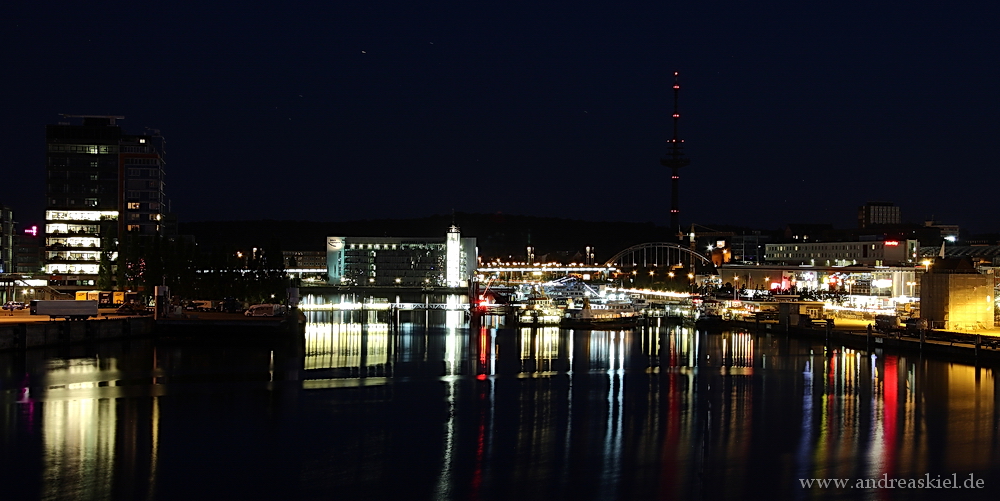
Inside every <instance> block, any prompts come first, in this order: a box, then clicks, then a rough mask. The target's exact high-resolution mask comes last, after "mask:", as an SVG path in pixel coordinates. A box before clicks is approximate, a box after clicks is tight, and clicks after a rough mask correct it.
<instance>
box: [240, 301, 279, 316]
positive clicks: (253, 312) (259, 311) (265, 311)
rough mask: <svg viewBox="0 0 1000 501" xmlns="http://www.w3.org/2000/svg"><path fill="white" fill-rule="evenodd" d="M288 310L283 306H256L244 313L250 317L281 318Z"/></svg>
mask: <svg viewBox="0 0 1000 501" xmlns="http://www.w3.org/2000/svg"><path fill="white" fill-rule="evenodd" d="M287 311H288V309H287V308H286V307H285V305H283V304H255V305H253V306H251V307H250V309H248V310H247V311H246V313H244V315H246V316H248V317H281V316H284V315H285V313H286V312H287Z"/></svg>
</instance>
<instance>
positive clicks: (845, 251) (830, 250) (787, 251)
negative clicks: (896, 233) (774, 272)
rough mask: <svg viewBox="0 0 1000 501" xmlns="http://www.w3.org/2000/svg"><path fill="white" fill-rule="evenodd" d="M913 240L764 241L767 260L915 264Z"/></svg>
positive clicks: (868, 264)
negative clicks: (779, 242)
mask: <svg viewBox="0 0 1000 501" xmlns="http://www.w3.org/2000/svg"><path fill="white" fill-rule="evenodd" d="M918 252H919V243H918V242H917V241H916V240H885V241H861V242H793V243H781V244H767V245H766V248H765V261H766V262H768V263H784V264H800V265H801V264H807V265H814V266H854V265H862V266H900V265H908V264H909V265H913V264H916V262H917V259H918V257H919V256H918Z"/></svg>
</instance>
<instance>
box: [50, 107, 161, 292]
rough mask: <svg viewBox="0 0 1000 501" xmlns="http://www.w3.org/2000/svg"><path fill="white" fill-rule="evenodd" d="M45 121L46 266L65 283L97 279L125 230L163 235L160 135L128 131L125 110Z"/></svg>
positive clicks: (86, 284)
mask: <svg viewBox="0 0 1000 501" xmlns="http://www.w3.org/2000/svg"><path fill="white" fill-rule="evenodd" d="M63 118H64V119H66V120H67V121H64V122H60V123H59V124H56V125H47V126H46V127H45V146H46V152H45V163H46V190H45V192H46V210H45V233H44V234H45V262H46V264H45V272H46V273H48V274H49V275H53V277H52V278H51V279H50V283H52V285H54V286H61V287H63V288H66V289H74V288H85V287H92V286H93V285H95V280H96V277H97V274H98V271H99V269H100V255H101V252H102V250H105V249H108V250H109V251H110V252H111V253H112V259H114V258H116V257H117V242H116V241H110V242H109V241H107V239H109V238H115V236H117V238H120V236H121V235H123V234H125V233H126V232H129V233H132V234H135V235H150V236H152V235H162V234H163V225H162V224H161V221H162V219H163V218H164V214H165V213H166V212H167V211H168V209H169V208H168V207H167V199H166V196H165V195H164V164H165V161H164V151H163V146H164V142H163V138H162V137H161V136H160V135H159V133H158V132H154V133H153V134H146V135H129V134H125V133H124V132H123V130H122V128H121V127H119V126H118V125H117V124H116V121H117V120H121V119H123V118H124V117H121V116H96V115H63Z"/></svg>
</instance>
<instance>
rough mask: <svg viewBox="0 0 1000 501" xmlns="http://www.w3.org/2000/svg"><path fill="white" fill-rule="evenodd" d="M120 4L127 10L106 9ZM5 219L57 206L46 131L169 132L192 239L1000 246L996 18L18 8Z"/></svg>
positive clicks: (8, 15) (797, 10) (828, 12)
mask: <svg viewBox="0 0 1000 501" xmlns="http://www.w3.org/2000/svg"><path fill="white" fill-rule="evenodd" d="M111 5H114V7H109V6H111ZM0 43H2V47H3V50H2V51H0V62H2V75H3V76H2V78H0V89H3V95H4V99H3V100H2V101H0V102H2V104H0V110H2V113H0V149H2V151H3V153H4V154H3V156H2V157H0V172H2V173H3V175H2V176H0V203H3V204H6V205H8V206H11V207H12V208H13V209H14V210H15V212H16V215H17V219H18V220H19V221H21V222H22V223H27V224H31V223H36V224H37V223H39V222H41V220H42V214H43V210H44V183H45V181H44V126H45V124H49V123H56V122H58V121H59V120H60V117H59V114H60V113H67V114H109V115H124V116H125V117H126V119H125V120H124V121H122V122H120V123H121V124H122V125H123V126H124V127H125V130H126V131H127V132H130V133H142V132H143V131H145V129H146V127H150V128H154V129H159V130H160V131H161V132H162V134H163V135H164V137H165V138H166V140H167V162H168V164H167V176H168V177H167V194H168V196H169V197H170V198H171V199H172V203H173V211H174V212H176V213H177V214H178V216H179V218H180V220H181V221H204V220H230V219H258V218H269V219H300V220H316V221H344V220H353V219H366V218H383V217H391V218H406V217H421V216H427V215H431V214H446V213H449V212H451V211H452V210H455V211H460V212H478V213H495V212H503V213H505V214H525V215H538V216H555V217H564V218H573V219H585V220H595V221H597V220H602V221H619V220H620V221H637V222H644V221H653V222H656V223H658V224H666V223H667V222H668V221H669V207H670V186H669V172H667V171H666V170H665V169H664V168H663V167H661V166H660V159H661V158H665V157H666V156H667V154H668V146H667V144H666V142H665V141H666V139H668V138H669V137H671V135H672V120H671V118H670V115H671V113H672V111H673V96H672V90H671V85H672V83H673V77H672V74H673V72H674V71H679V72H680V78H681V88H682V89H681V98H680V99H681V109H680V111H681V116H682V118H681V127H680V131H681V134H680V135H681V138H682V139H684V140H685V145H686V154H687V156H688V157H689V158H690V159H691V164H690V166H688V167H686V168H684V169H683V170H682V173H681V200H680V204H681V222H682V223H684V224H689V223H691V222H696V223H699V224H705V225H710V224H739V225H747V226H754V227H761V228H766V229H771V228H778V227H781V226H783V225H784V224H786V223H790V222H795V223H833V224H835V225H837V226H838V227H852V226H854V225H855V224H856V215H857V207H858V206H860V205H862V204H864V203H865V202H866V201H868V200H885V201H892V202H895V203H896V204H897V205H899V206H900V207H901V210H902V215H903V219H904V221H911V222H922V221H924V220H925V219H930V218H931V217H934V218H935V219H937V220H938V221H939V222H944V223H951V224H959V225H962V227H963V228H967V229H969V230H973V231H977V232H991V231H998V230H1000V221H998V220H997V218H995V216H994V214H995V210H994V206H995V191H996V186H997V184H996V169H997V167H998V163H1000V162H998V160H997V150H998V138H1000V125H998V123H1000V121H998V117H1000V92H998V90H997V88H996V87H997V83H998V82H1000V3H996V2H970V1H958V2H934V3H931V2H869V1H865V2H801V1H787V2H739V3H735V2H733V3H729V2H713V1H697V2H695V1H690V2H650V1H646V2H626V3H624V4H619V3H618V2H604V3H595V2H585V3H581V2H538V1H532V2H519V1H504V2H447V1H434V2H386V1H377V0H375V1H372V0H370V1H364V2H341V1H338V2H315V3H296V2H282V3H275V4H273V5H261V4H257V3H255V2H241V3H227V2H200V3H197V4H191V5H180V4H174V3H172V2H156V3H149V2H124V3H116V4H111V3H101V4H100V6H99V7H98V6H97V4H91V3H86V2H8V4H6V5H4V6H3V7H2V14H0Z"/></svg>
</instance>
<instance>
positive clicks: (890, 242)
mask: <svg viewBox="0 0 1000 501" xmlns="http://www.w3.org/2000/svg"><path fill="white" fill-rule="evenodd" d="M885 245H886V246H888V247H895V246H897V245H899V242H897V241H895V240H886V241H885Z"/></svg>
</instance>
